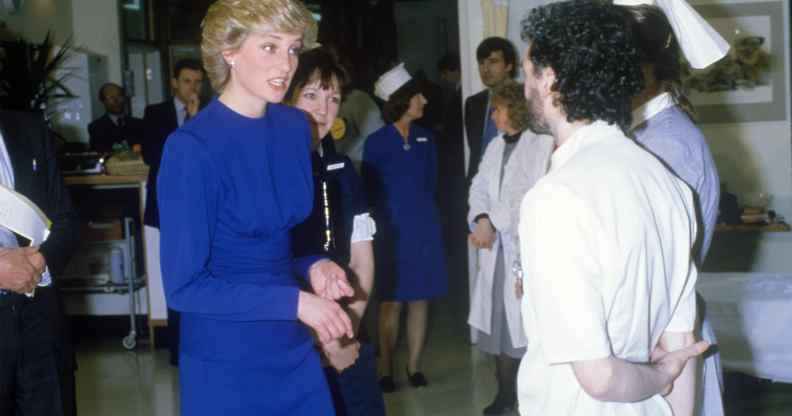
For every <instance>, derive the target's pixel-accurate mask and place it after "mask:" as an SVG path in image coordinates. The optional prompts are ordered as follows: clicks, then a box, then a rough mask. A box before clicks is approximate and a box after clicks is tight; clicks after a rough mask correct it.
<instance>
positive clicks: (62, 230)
mask: <svg viewBox="0 0 792 416" xmlns="http://www.w3.org/2000/svg"><path fill="white" fill-rule="evenodd" d="M36 124H37V126H38V128H39V129H40V130H41V133H40V134H39V135H37V137H40V138H41V151H40V155H41V156H42V157H43V158H44V159H45V160H46V162H45V165H44V166H46V169H47V194H46V198H47V202H46V204H45V206H44V207H42V208H43V209H44V210H45V212H46V214H47V216H49V218H50V220H51V221H52V230H51V234H50V237H49V238H48V239H47V241H46V242H45V243H44V244H42V245H41V254H42V255H43V256H44V258H45V259H46V260H47V267H49V268H50V271H51V272H52V274H53V275H54V276H55V277H57V276H59V275H60V274H61V273H62V272H63V270H64V269H65V268H66V264H67V263H68V262H69V259H70V258H71V255H72V254H73V253H74V250H75V249H76V248H77V241H78V239H79V230H80V225H79V215H78V213H77V210H76V209H75V207H74V204H72V200H71V197H70V196H69V191H68V190H67V189H66V186H65V185H64V184H63V178H62V177H61V174H60V169H58V162H57V158H56V157H55V150H54V149H53V147H52V142H53V140H52V138H51V137H49V132H48V130H47V126H46V125H45V124H44V123H36Z"/></svg>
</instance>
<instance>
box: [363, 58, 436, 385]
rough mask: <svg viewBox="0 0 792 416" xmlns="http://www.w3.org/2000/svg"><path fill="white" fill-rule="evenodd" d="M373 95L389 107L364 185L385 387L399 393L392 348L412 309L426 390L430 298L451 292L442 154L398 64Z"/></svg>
mask: <svg viewBox="0 0 792 416" xmlns="http://www.w3.org/2000/svg"><path fill="white" fill-rule="evenodd" d="M375 94H376V95H377V96H378V97H380V98H381V99H383V100H384V101H385V106H384V108H383V118H384V119H385V122H386V123H387V124H386V125H385V126H384V127H382V128H381V129H379V130H377V131H376V132H374V133H372V134H371V135H370V136H369V137H368V139H366V145H365V147H364V149H363V180H364V184H365V187H366V194H367V195H368V197H369V199H370V200H371V201H372V204H373V213H374V219H375V221H377V228H378V235H377V238H376V239H375V242H374V244H375V258H376V259H377V261H376V265H377V284H378V290H379V294H380V298H381V299H382V303H381V304H380V319H379V335H380V336H379V340H380V344H379V352H380V363H379V368H380V375H381V378H380V386H381V387H382V390H383V391H384V392H392V391H394V390H395V389H396V383H395V380H394V376H395V374H394V369H393V349H394V348H395V346H396V338H397V335H398V331H399V315H400V313H401V308H402V305H403V304H404V303H407V325H406V326H407V328H406V329H407V346H408V362H407V368H406V376H407V379H408V381H409V383H410V384H411V385H412V386H413V387H421V386H425V385H427V383H428V382H427V379H426V377H425V376H424V374H423V373H422V372H421V356H422V353H423V349H424V343H425V339H426V321H427V314H428V307H429V300H430V299H433V298H437V297H440V296H444V295H445V294H446V293H447V291H448V281H447V279H448V278H447V274H446V270H445V261H444V254H443V243H442V238H441V232H440V219H439V215H438V210H437V202H436V193H437V152H436V148H435V143H434V137H433V136H432V133H431V132H430V131H429V130H426V129H424V128H422V127H420V126H417V125H415V124H414V123H413V121H414V120H417V119H419V118H420V117H421V116H422V115H423V109H424V106H425V105H426V98H424V96H423V94H421V91H420V88H419V83H418V82H417V81H416V80H414V79H412V77H410V74H409V73H408V72H407V71H406V70H405V69H404V65H403V64H400V65H399V66H397V67H396V68H394V69H392V70H390V71H388V72H387V73H385V74H384V75H382V76H381V77H380V78H379V80H377V83H376V84H375Z"/></svg>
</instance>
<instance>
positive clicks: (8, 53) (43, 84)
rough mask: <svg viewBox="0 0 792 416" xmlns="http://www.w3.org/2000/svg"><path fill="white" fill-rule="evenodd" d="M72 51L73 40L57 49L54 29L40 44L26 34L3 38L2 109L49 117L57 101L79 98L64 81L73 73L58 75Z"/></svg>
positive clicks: (0, 63)
mask: <svg viewBox="0 0 792 416" xmlns="http://www.w3.org/2000/svg"><path fill="white" fill-rule="evenodd" d="M71 50H72V44H71V39H67V40H66V41H65V42H64V43H63V45H62V46H61V47H60V48H59V49H57V50H55V45H53V43H52V36H51V35H50V32H47V35H46V36H45V37H44V40H43V41H42V42H41V43H38V44H37V43H32V42H29V41H27V40H26V39H24V38H22V37H18V38H17V39H15V40H10V41H8V40H6V41H0V108H2V109H6V110H19V111H42V112H43V113H44V114H45V116H46V115H47V111H46V110H47V106H48V105H51V104H52V103H53V102H54V101H57V100H61V99H68V98H75V95H74V94H72V93H71V92H70V91H69V90H68V88H66V87H65V86H64V84H63V81H64V80H65V79H66V78H67V77H68V76H69V75H70V74H69V73H68V72H67V73H65V74H57V70H58V69H59V68H60V66H61V65H62V64H63V62H64V61H66V60H67V59H68V58H69V54H70V52H71Z"/></svg>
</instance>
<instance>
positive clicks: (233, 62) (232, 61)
mask: <svg viewBox="0 0 792 416" xmlns="http://www.w3.org/2000/svg"><path fill="white" fill-rule="evenodd" d="M235 63H236V61H234V60H233V59H232V60H231V62H229V63H228V64H229V65H231V67H233V66H234V64H235Z"/></svg>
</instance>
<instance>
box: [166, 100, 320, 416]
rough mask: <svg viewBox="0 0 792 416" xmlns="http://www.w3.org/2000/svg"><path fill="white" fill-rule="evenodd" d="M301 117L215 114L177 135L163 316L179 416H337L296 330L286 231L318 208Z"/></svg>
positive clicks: (222, 109)
mask: <svg viewBox="0 0 792 416" xmlns="http://www.w3.org/2000/svg"><path fill="white" fill-rule="evenodd" d="M309 141H310V131H309V127H308V123H307V120H306V118H305V116H304V115H303V114H302V113H301V112H299V111H298V110H294V109H292V108H289V107H284V106H281V105H276V104H269V105H267V111H266V115H265V116H263V117H260V118H248V117H244V116H242V115H240V114H238V113H236V112H234V111H232V110H231V109H229V108H228V107H226V106H225V105H224V104H222V103H221V102H219V101H217V100H215V101H213V102H212V103H210V104H209V105H208V106H207V107H206V108H205V109H204V110H203V111H201V112H200V113H199V114H198V115H197V116H196V117H195V118H193V119H192V120H190V122H188V123H186V124H185V125H184V126H182V128H180V129H179V130H177V131H176V132H175V133H173V134H172V135H171V136H170V137H169V139H168V141H167V144H166V146H165V152H164V155H163V159H162V164H161V167H160V172H159V177H158V182H157V184H158V189H159V192H158V203H159V211H160V231H161V264H162V276H163V278H164V286H165V294H166V298H167V301H168V306H169V307H171V308H173V309H175V310H178V311H180V312H181V313H182V315H181V319H182V320H181V355H180V360H179V361H180V365H179V372H180V380H181V407H182V409H181V414H182V415H184V416H193V415H218V414H228V415H251V416H252V415H332V414H333V410H332V409H333V408H332V402H331V399H330V395H329V391H328V387H327V383H326V381H325V378H324V376H323V373H322V368H321V364H320V361H319V356H318V354H317V353H316V351H315V350H314V346H313V341H312V338H311V335H310V333H309V330H308V328H307V327H306V326H305V325H303V324H302V323H300V322H298V321H297V300H298V291H299V289H298V285H299V282H298V280H297V279H296V278H295V274H298V275H299V274H301V275H304V274H305V272H306V270H307V267H308V266H309V265H310V264H311V263H312V262H313V261H315V260H316V258H300V259H293V258H292V255H291V238H290V231H291V228H292V227H293V226H294V225H296V224H298V223H300V222H301V221H303V220H304V219H305V218H306V216H307V215H308V214H309V212H310V210H311V207H312V203H313V198H312V193H313V182H312V178H311V161H310V149H309Z"/></svg>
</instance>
